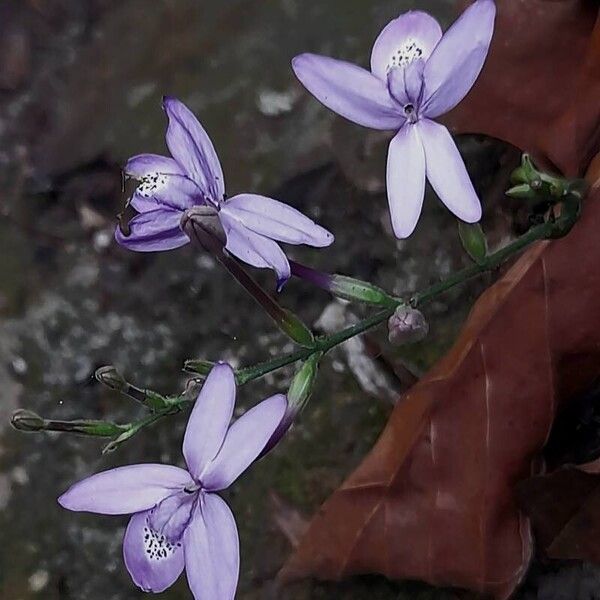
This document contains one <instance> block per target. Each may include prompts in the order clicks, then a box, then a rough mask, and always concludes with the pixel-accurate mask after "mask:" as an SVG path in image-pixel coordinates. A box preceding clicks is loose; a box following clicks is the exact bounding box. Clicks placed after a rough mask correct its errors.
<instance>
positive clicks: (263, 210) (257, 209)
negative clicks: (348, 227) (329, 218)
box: [221, 194, 333, 248]
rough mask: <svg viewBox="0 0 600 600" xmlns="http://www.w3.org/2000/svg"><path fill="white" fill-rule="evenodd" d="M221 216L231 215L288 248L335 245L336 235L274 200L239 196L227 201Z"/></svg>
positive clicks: (246, 195)
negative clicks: (334, 237) (290, 245)
mask: <svg viewBox="0 0 600 600" xmlns="http://www.w3.org/2000/svg"><path fill="white" fill-rule="evenodd" d="M221 214H229V215H231V216H232V217H233V218H235V219H237V220H238V221H241V222H242V223H243V224H244V225H245V226H246V227H247V228H248V229H251V230H252V231H254V233H258V234H260V235H264V236H265V237H268V238H271V239H272V240H277V241H279V242H286V243H288V244H307V245H309V246H316V247H318V248H322V247H324V246H329V245H330V244H331V243H332V242H333V235H332V234H331V233H330V232H329V231H327V229H324V228H323V227H321V226H320V225H317V224H316V223H315V222H314V221H313V220H312V219H309V218H308V217H306V216H304V215H303V214H302V213H301V212H300V211H298V210H296V209H295V208H292V207H291V206H288V205H287V204H283V202H278V201H277V200H273V199H272V198H266V197H265V196H259V195H257V194H239V195H238V196H234V197H233V198H231V199H230V200H227V202H225V203H224V204H223V206H222V208H221Z"/></svg>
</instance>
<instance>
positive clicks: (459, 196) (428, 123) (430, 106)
mask: <svg viewBox="0 0 600 600" xmlns="http://www.w3.org/2000/svg"><path fill="white" fill-rule="evenodd" d="M495 15H496V7H495V4H494V2H493V0H477V1H476V2H475V3H474V4H472V5H471V6H470V7H469V8H468V9H467V10H466V11H465V12H464V13H463V14H462V15H461V17H460V18H459V19H458V20H457V21H456V22H455V23H454V24H453V25H452V27H450V29H449V30H448V31H447V32H446V33H445V34H444V35H443V36H442V30H441V28H440V25H439V24H438V22H437V21H436V20H435V19H434V18H433V17H431V16H430V15H428V14H427V13H424V12H421V11H409V12H407V13H404V14H402V15H400V16H399V17H398V18H397V19H394V20H393V21H391V22H390V23H389V24H388V25H387V26H386V27H385V28H384V29H383V31H382V32H381V33H380V34H379V37H378V38H377V40H376V41H375V44H374V46H373V50H372V53H371V72H369V71H367V70H365V69H362V68H361V67H358V66H356V65H353V64H351V63H348V62H344V61H340V60H335V59H333V58H328V57H324V56H316V55H314V54H302V55H300V56H297V57H296V58H294V60H293V68H294V71H295V73H296V75H297V77H298V79H300V81H301V82H302V84H303V85H304V86H305V87H306V88H307V89H308V90H309V91H310V92H311V93H312V94H313V95H314V96H316V98H317V99H318V100H320V101H321V102H322V103H323V104H324V105H325V106H327V107H329V108H330V109H332V110H334V111H335V112H337V113H338V114H340V115H342V116H343V117H345V118H347V119H349V120H350V121H353V122H355V123H358V124H359V125H363V126H365V127H371V128H373V129H383V130H386V129H391V130H397V131H398V133H397V134H396V136H395V137H394V138H393V140H392V142H391V143H390V147H389V152H388V161H387V193H388V200H389V205H390V213H391V218H392V227H393V229H394V233H395V234H396V236H397V237H399V238H406V237H408V236H409V235H410V234H411V233H412V232H413V231H414V229H415V227H416V224H417V221H418V219H419V215H420V214H421V208H422V205H423V197H424V193H425V178H426V177H427V179H429V182H430V183H431V185H432V187H433V189H434V190H435V192H436V193H437V195H438V196H439V197H440V199H441V200H442V202H444V204H445V205H446V206H447V207H448V208H449V209H450V210H451V211H452V212H453V213H454V214H455V215H456V216H457V217H459V218H460V219H462V220H463V221H466V222H468V223H474V222H476V221H479V219H480V218H481V204H480V202H479V199H478V197H477V194H476V193H475V190H474V189H473V185H472V183H471V180H470V178H469V175H468V173H467V170H466V169H465V165H464V163H463V161H462V158H461V157H460V154H459V153H458V150H457V148H456V145H455V144H454V141H453V140H452V137H451V136H450V133H449V132H448V130H447V129H446V128H445V127H444V126H443V125H440V124H438V123H436V122H434V121H433V120H432V119H434V118H435V117H439V116H440V115H442V114H444V113H446V112H448V111H449V110H450V109H452V108H454V106H456V105H457V104H458V103H459V102H460V101H461V100H462V99H463V98H464V97H465V96H466V94H467V93H468V92H469V90H470V89H471V87H472V86H473V84H474V83H475V80H476V79H477V77H478V76H479V73H480V72H481V69H482V67H483V63H484V62H485V59H486V57H487V54H488V50H489V46H490V42H491V39H492V33H493V29H494V19H495Z"/></svg>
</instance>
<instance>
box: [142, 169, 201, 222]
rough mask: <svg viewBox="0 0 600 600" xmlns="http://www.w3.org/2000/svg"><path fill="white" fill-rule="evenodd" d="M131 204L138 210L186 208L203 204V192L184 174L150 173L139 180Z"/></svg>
mask: <svg viewBox="0 0 600 600" xmlns="http://www.w3.org/2000/svg"><path fill="white" fill-rule="evenodd" d="M131 204H132V206H133V208H135V210H137V211H138V212H146V211H149V210H156V209H157V208H171V209H173V210H187V209H188V208H191V207H192V206H194V205H196V204H204V194H203V192H202V190H200V188H199V187H198V185H197V184H196V183H194V182H193V181H192V180H191V179H189V178H188V177H186V176H184V175H170V174H164V173H151V174H150V175H146V176H145V177H144V178H143V179H141V180H140V183H139V185H138V187H137V189H136V190H135V193H134V195H133V198H132V200H131Z"/></svg>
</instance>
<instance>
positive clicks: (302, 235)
mask: <svg viewBox="0 0 600 600" xmlns="http://www.w3.org/2000/svg"><path fill="white" fill-rule="evenodd" d="M163 107H164V109H165V111H166V113H167V116H168V118H169V126H168V128H167V134H166V141H167V147H168V148H169V151H170V153H171V155H172V157H173V158H167V157H164V156H157V155H155V154H140V155H138V156H134V157H133V158H131V159H129V161H128V162H127V165H126V166H125V174H126V175H128V176H130V177H133V178H135V179H138V180H139V181H140V184H139V186H138V187H137V189H136V191H135V193H134V194H133V196H132V198H131V205H132V206H133V208H135V210H137V211H138V212H139V213H140V214H138V215H136V216H135V217H134V218H133V219H132V220H131V221H130V223H129V232H128V235H125V234H124V233H123V232H122V231H121V229H120V228H119V227H117V230H116V232H115V237H116V239H117V242H119V244H121V245H123V246H125V247H126V248H129V249H130V250H137V251H138V252H154V251H157V250H171V249H173V248H178V247H179V246H183V245H184V244H186V243H187V242H189V238H188V237H187V235H186V234H185V233H184V232H183V230H182V229H181V227H180V221H181V217H182V215H183V213H184V211H185V210H187V209H188V208H191V207H193V206H198V205H200V206H211V207H213V208H214V209H215V210H217V211H218V215H219V220H220V223H221V226H222V227H223V230H224V232H225V235H226V237H227V242H226V245H225V248H226V249H227V250H228V251H229V252H230V253H231V254H233V255H234V256H236V257H237V258H239V259H240V260H242V261H244V262H246V263H248V264H250V265H252V266H254V267H261V268H265V267H270V268H272V269H274V270H275V272H276V273H277V276H278V279H279V281H280V282H285V280H287V279H289V277H290V265H289V263H288V260H287V257H286V256H285V254H284V252H283V250H282V249H281V248H280V246H279V244H277V242H286V243H288V244H308V245H309V246H316V247H319V248H321V247H324V246H329V245H330V244H331V243H332V242H333V235H332V234H331V233H330V232H329V231H327V230H326V229H324V228H323V227H320V226H319V225H317V224H316V223H314V221H312V220H311V219H309V218H308V217H306V216H304V215H303V214H302V213H301V212H299V211H297V210H296V209H294V208H291V207H290V206H287V205H285V204H283V203H281V202H278V201H277V200H273V199H272V198H266V197H265V196H259V195H256V194H239V195H237V196H234V197H233V198H231V199H229V200H227V199H226V197H225V183H224V179H223V171H222V169H221V164H220V163H219V159H218V157H217V154H216V152H215V149H214V147H213V145H212V142H211V141H210V138H209V137H208V134H207V133H206V131H204V129H203V127H202V125H200V123H199V122H198V120H197V119H196V117H195V116H194V115H193V113H192V112H191V111H190V110H189V109H188V108H187V107H186V106H185V105H184V104H183V103H182V102H180V101H179V100H177V99H175V98H169V97H165V98H164V99H163Z"/></svg>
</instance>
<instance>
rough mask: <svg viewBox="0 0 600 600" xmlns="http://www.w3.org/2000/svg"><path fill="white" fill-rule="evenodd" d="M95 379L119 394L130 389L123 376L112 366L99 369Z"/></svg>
mask: <svg viewBox="0 0 600 600" xmlns="http://www.w3.org/2000/svg"><path fill="white" fill-rule="evenodd" d="M95 377H96V379H97V380H98V381H99V382H100V383H102V384H103V385H105V386H106V387H109V388H110V389H111V390H116V391H117V392H127V390H128V388H129V384H128V383H127V381H125V378H124V377H123V375H121V373H119V371H117V369H116V368H115V367H113V366H112V365H107V366H105V367H100V368H99V369H97V370H96V373H95Z"/></svg>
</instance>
